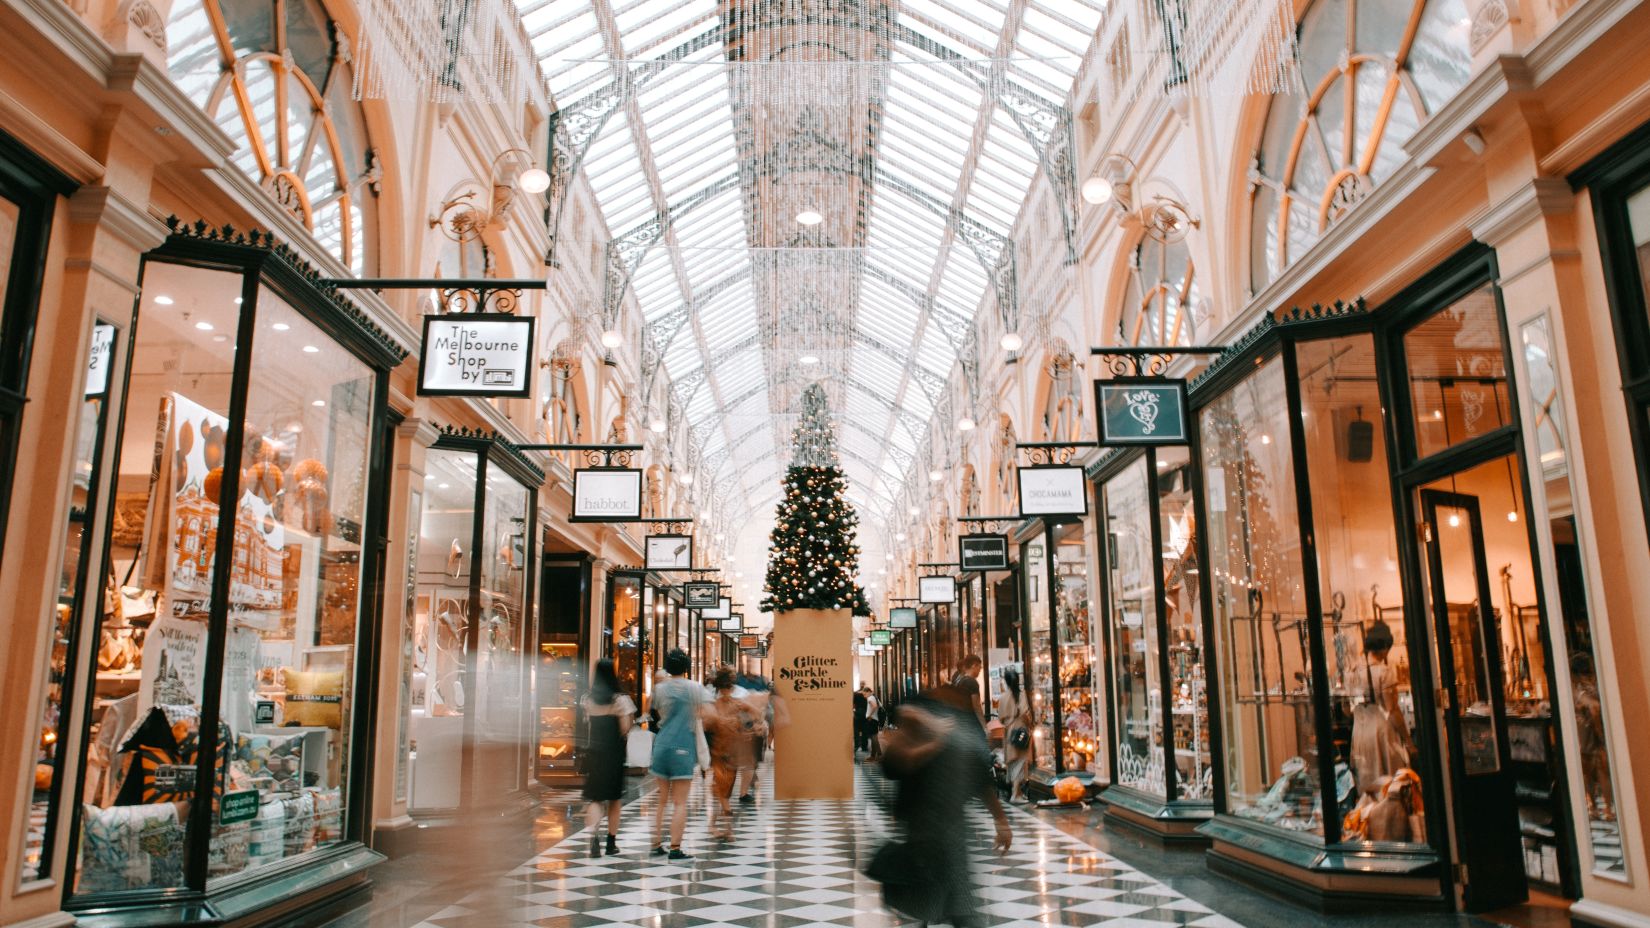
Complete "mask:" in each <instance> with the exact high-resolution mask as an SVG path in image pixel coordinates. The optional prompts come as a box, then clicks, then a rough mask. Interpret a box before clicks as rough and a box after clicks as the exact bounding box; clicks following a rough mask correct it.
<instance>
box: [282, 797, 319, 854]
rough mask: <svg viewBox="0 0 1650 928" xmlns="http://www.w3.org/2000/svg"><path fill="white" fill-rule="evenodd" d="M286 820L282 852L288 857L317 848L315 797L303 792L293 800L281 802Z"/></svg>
mask: <svg viewBox="0 0 1650 928" xmlns="http://www.w3.org/2000/svg"><path fill="white" fill-rule="evenodd" d="M281 809H282V813H283V816H284V818H285V824H284V828H283V831H282V851H283V852H284V853H285V855H286V856H287V857H292V856H294V855H296V854H302V853H304V852H305V851H307V850H309V849H311V848H313V847H315V795H314V793H312V792H302V793H299V794H298V795H296V796H293V797H292V798H291V799H283V800H281Z"/></svg>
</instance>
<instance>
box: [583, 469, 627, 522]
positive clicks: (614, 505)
mask: <svg viewBox="0 0 1650 928" xmlns="http://www.w3.org/2000/svg"><path fill="white" fill-rule="evenodd" d="M641 518H642V472H641V471H640V470H637V469H635V468H630V467H585V468H581V469H579V470H575V471H573V514H572V516H570V517H569V519H570V521H573V522H639V521H641Z"/></svg>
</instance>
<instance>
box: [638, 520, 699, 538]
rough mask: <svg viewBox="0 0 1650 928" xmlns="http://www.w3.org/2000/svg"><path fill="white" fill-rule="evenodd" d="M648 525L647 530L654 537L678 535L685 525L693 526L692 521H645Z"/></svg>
mask: <svg viewBox="0 0 1650 928" xmlns="http://www.w3.org/2000/svg"><path fill="white" fill-rule="evenodd" d="M642 521H643V522H645V523H647V530H648V531H649V532H650V533H652V534H654V535H668V534H672V533H678V532H680V530H681V527H682V526H684V525H692V524H693V520H692V519H651V518H649V519H643V520H642Z"/></svg>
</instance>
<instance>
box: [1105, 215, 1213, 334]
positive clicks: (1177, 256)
mask: <svg viewBox="0 0 1650 928" xmlns="http://www.w3.org/2000/svg"><path fill="white" fill-rule="evenodd" d="M1202 321H1203V318H1202V307H1201V304H1200V302H1199V298H1198V292H1197V272H1196V268H1194V267H1193V266H1192V253H1191V252H1190V251H1188V250H1187V248H1186V243H1185V242H1174V243H1170V244H1165V243H1163V242H1160V241H1158V240H1157V239H1155V238H1151V237H1149V236H1148V237H1146V238H1143V239H1141V240H1140V244H1139V245H1138V246H1136V247H1135V249H1134V253H1133V254H1132V255H1130V256H1129V282H1128V292H1127V293H1126V294H1125V295H1124V298H1123V312H1122V314H1121V315H1119V316H1118V318H1117V343H1118V344H1120V345H1190V344H1192V343H1193V341H1194V340H1195V339H1196V338H1197V326H1198V323H1200V322H1202Z"/></svg>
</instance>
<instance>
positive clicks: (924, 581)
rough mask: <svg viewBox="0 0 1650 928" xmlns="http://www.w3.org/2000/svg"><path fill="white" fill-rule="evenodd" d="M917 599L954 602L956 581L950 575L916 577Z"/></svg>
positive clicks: (927, 601)
mask: <svg viewBox="0 0 1650 928" xmlns="http://www.w3.org/2000/svg"><path fill="white" fill-rule="evenodd" d="M917 601H918V602H920V603H954V602H956V601H957V581H956V580H953V579H952V578H950V577H918V578H917Z"/></svg>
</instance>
